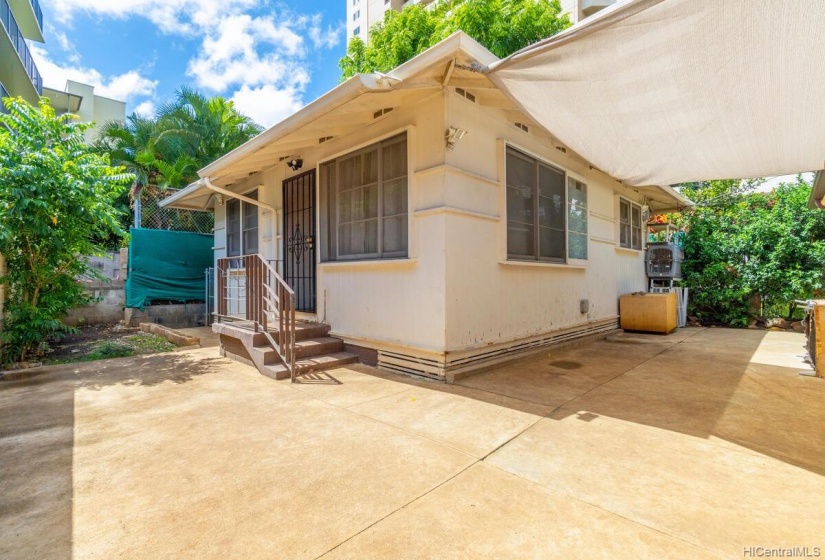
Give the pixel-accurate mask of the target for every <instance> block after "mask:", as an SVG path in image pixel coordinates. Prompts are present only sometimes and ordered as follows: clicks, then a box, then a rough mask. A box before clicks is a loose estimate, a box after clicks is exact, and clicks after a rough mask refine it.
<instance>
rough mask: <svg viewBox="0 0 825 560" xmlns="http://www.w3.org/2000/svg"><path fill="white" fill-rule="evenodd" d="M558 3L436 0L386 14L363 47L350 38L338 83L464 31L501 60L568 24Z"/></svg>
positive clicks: (387, 65)
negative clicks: (433, 2) (430, 3)
mask: <svg viewBox="0 0 825 560" xmlns="http://www.w3.org/2000/svg"><path fill="white" fill-rule="evenodd" d="M560 14H561V5H560V3H559V1H558V0H441V1H440V2H438V3H437V4H436V5H435V6H430V7H428V8H425V7H423V6H421V5H419V4H413V5H410V6H407V7H406V8H404V9H403V10H402V11H401V12H400V13H399V12H396V11H395V10H388V11H387V12H386V13H385V15H384V21H383V22H380V23H378V24H376V25H375V26H373V28H372V29H370V30H369V39H370V40H369V45H365V44H364V42H363V41H362V40H361V39H359V38H358V37H355V38H353V39H352V40H351V41H350V43H349V45H348V47H347V54H346V56H344V57H343V58H342V59H341V60H340V61H339V63H338V65H339V67H340V68H341V73H342V76H341V78H342V80H346V79H347V78H349V77H351V76H354V75H355V74H358V73H366V72H375V71H378V72H389V71H390V70H392V69H393V68H396V67H397V66H399V65H400V64H403V63H404V62H406V61H408V60H410V59H411V58H413V57H414V56H416V55H418V54H420V53H422V52H424V51H425V50H426V49H428V48H429V47H431V46H433V45H435V44H436V43H438V42H439V41H441V40H442V39H444V38H446V37H448V36H449V35H451V34H452V33H455V32H456V31H459V30H461V31H464V32H465V33H467V34H468V35H469V36H470V37H472V38H473V39H475V40H476V41H478V42H479V43H481V44H482V45H484V46H485V47H487V48H488V49H489V50H490V51H491V52H492V53H493V54H495V55H496V56H498V57H500V58H503V57H506V56H508V55H510V54H512V53H514V52H516V51H517V50H519V49H522V48H524V47H526V46H528V45H531V44H533V43H535V42H537V41H540V40H541V39H544V38H546V37H550V36H552V35H555V34H556V33H558V32H560V31H563V30H564V29H566V28H568V27H569V26H570V20H569V19H568V17H567V16H566V15H565V16H561V15H560Z"/></svg>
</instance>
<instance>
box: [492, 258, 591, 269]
mask: <svg viewBox="0 0 825 560" xmlns="http://www.w3.org/2000/svg"><path fill="white" fill-rule="evenodd" d="M498 264H506V265H508V266H537V267H540V268H565V269H569V270H585V269H586V268H588V266H589V265H587V264H579V263H575V264H572V263H571V264H566V263H554V262H541V261H516V260H504V261H498Z"/></svg>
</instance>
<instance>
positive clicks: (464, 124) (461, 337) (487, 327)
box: [446, 94, 646, 351]
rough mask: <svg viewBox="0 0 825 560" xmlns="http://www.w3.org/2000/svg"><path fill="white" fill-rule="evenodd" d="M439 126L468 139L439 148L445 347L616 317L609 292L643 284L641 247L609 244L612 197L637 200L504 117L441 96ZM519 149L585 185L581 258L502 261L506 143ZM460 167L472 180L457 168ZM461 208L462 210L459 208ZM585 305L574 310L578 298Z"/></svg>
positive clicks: (614, 209) (614, 297)
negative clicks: (445, 206) (444, 208)
mask: <svg viewBox="0 0 825 560" xmlns="http://www.w3.org/2000/svg"><path fill="white" fill-rule="evenodd" d="M446 120H447V125H448V126H456V127H461V128H464V129H466V130H467V131H468V133H467V135H466V136H465V137H464V139H462V140H461V141H460V142H458V143H457V145H456V147H455V150H453V151H448V152H447V156H446V162H447V164H448V165H449V166H450V171H449V172H447V173H446V176H447V191H448V193H449V196H448V200H449V205H450V207H451V208H453V209H454V210H452V211H451V212H450V213H449V214H447V216H448V217H447V238H446V239H447V241H446V243H447V277H446V286H447V349H448V350H451V351H455V350H461V349H467V348H477V347H483V346H485V345H489V344H495V343H503V342H509V341H511V340H517V339H520V338H524V337H527V336H531V335H537V334H541V333H547V332H550V331H554V330H558V329H562V328H567V327H574V326H578V325H582V324H586V323H588V322H590V321H596V320H600V319H607V318H611V317H615V316H616V315H617V314H618V297H619V295H621V294H623V293H627V292H632V291H637V290H643V289H644V288H645V284H646V277H645V272H644V256H643V253H642V252H641V251H629V250H626V249H620V248H618V247H617V241H616V240H617V235H618V227H617V224H616V220H617V217H616V216H617V214H618V196H619V195H622V196H625V197H626V198H629V199H631V200H634V201H638V202H640V201H641V198H640V197H639V196H638V194H637V193H635V192H634V191H633V190H631V189H628V188H626V187H624V186H623V185H621V184H620V183H618V182H617V181H615V180H614V179H612V178H610V177H608V176H607V175H605V174H603V173H601V172H598V171H595V170H591V169H590V168H589V166H587V165H585V164H584V163H582V162H580V161H578V160H576V159H573V158H571V157H568V156H567V155H565V154H563V153H562V152H560V151H559V150H557V149H556V148H555V147H553V146H551V145H548V143H547V142H546V141H540V140H539V139H538V138H537V136H536V135H535V134H534V133H528V132H524V131H522V130H520V129H518V128H516V127H515V125H514V124H513V123H512V122H511V121H509V120H507V118H506V116H505V114H504V113H502V112H500V111H497V110H495V109H485V108H482V107H481V106H479V105H477V104H475V103H472V102H470V101H468V100H466V99H464V98H463V97H460V96H458V95H456V94H450V95H448V103H447V119H446ZM507 143H509V144H510V145H512V146H513V147H515V148H519V149H521V150H523V151H525V152H528V153H530V154H532V155H534V156H535V157H537V158H539V159H541V160H543V161H545V162H547V163H550V164H552V165H554V166H556V167H560V168H562V169H565V170H566V171H567V172H568V174H570V175H571V176H572V177H574V178H576V179H578V180H580V181H583V182H584V183H586V184H587V186H588V206H589V217H588V234H589V238H590V239H589V244H588V252H589V258H588V260H587V262H586V263H580V264H576V265H564V264H544V263H535V262H530V263H526V262H519V261H508V260H507V245H506V243H507V240H506V215H507V214H506V209H505V199H506V187H505V184H504V178H505V176H506V175H505V149H506V148H505V146H506V145H507ZM463 171H466V172H469V173H472V174H475V175H477V176H480V177H473V176H472V175H469V174H463V173H462V172H463ZM463 211H466V212H469V213H462V212H463ZM582 299H587V300H589V301H590V311H589V312H588V313H586V314H582V313H580V300H582Z"/></svg>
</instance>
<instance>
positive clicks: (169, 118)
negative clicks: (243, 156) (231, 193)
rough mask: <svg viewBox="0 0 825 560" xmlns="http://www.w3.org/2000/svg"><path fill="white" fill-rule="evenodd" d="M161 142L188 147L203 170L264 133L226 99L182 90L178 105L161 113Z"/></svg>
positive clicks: (177, 99)
mask: <svg viewBox="0 0 825 560" xmlns="http://www.w3.org/2000/svg"><path fill="white" fill-rule="evenodd" d="M158 127H159V136H158V137H159V138H168V137H173V138H175V139H176V141H178V142H182V143H185V144H186V145H187V146H188V153H189V155H190V156H192V157H193V158H194V159H195V160H196V161H197V163H198V166H199V167H203V166H205V165H208V164H210V163H212V162H213V161H215V160H216V159H218V158H219V157H221V156H223V155H224V154H227V153H229V152H231V151H232V150H234V149H235V148H237V147H238V146H240V145H241V144H243V143H244V142H246V141H247V140H249V139H250V138H252V137H253V136H256V135H258V134H259V133H260V132H261V131H262V130H263V129H262V128H261V127H260V126H258V125H257V124H255V123H254V122H253V121H252V120H251V119H250V118H249V117H247V116H245V115H242V114H241V113H240V112H238V110H237V109H235V104H234V103H233V102H232V101H227V100H226V99H224V98H223V97H206V96H205V95H203V94H202V93H200V92H198V91H196V90H193V89H191V88H187V87H182V88H180V89H179V90H178V91H177V92H176V94H175V101H173V102H171V103H167V104H164V105H161V107H160V109H158Z"/></svg>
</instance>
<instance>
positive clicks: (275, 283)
mask: <svg viewBox="0 0 825 560" xmlns="http://www.w3.org/2000/svg"><path fill="white" fill-rule="evenodd" d="M232 271H235V273H236V275H238V276H241V277H243V278H244V280H245V283H244V286H243V288H241V287H240V285H238V286H235V287H234V288H233V287H232V286H231V285H230V282H229V280H230V274H231V273H232ZM216 275H217V284H218V301H217V306H218V312H217V313H216V315H217V317H218V318H219V319H220V318H230V317H231V318H235V319H239V318H240V317H238V316H237V314H236V315H232V314H230V313H229V311H230V309H229V304H230V303H232V302H234V303H235V304H236V305H237V306H238V309H237V310H236V311H238V312H240V302H241V298H240V295H241V290H243V296H244V298H243V300H244V303H245V305H244V314H243V315H244V316H243V318H242V319H245V320H247V321H250V322H252V324H253V327H254V329H255V332H258V330H259V329H260V330H261V331H262V332H263V333H264V334H265V335H266V337H267V339H268V340H269V342H270V343H271V344H272V347H273V348H274V349H275V351H276V352H277V353H278V356H279V357H280V358H281V361H283V363H284V365H285V366H286V367H287V368H288V369H289V374H290V378H291V379H292V381H293V382H294V381H295V331H296V328H295V292H294V290H293V289H292V288H290V287H289V285H288V284H287V283H286V281H285V280H284V279H283V278H282V277H281V275H280V274H278V271H277V270H276V269H275V267H273V266H272V265H271V264H269V263H268V262H267V261H266V260H264V258H263V257H262V256H261V255H259V254H254V255H245V256H243V257H226V258H222V259H218V263H217V271H216ZM233 289H235V290H236V292H237V297H235V298H233V297H232V290H233ZM270 314H272V315H273V316H274V318H275V319H276V320H277V322H278V330H277V333H276V336H272V333H271V332H270V329H269V315H270Z"/></svg>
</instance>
